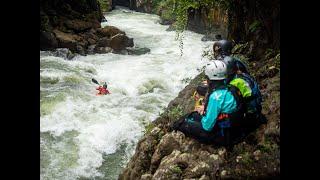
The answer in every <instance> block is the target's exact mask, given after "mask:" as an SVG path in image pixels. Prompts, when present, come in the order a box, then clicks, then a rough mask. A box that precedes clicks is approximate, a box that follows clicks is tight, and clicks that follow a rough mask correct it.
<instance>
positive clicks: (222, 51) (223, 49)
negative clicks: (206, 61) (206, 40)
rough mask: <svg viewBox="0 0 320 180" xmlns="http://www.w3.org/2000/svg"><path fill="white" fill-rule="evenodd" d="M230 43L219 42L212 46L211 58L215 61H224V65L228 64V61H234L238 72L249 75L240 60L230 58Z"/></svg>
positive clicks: (225, 41)
mask: <svg viewBox="0 0 320 180" xmlns="http://www.w3.org/2000/svg"><path fill="white" fill-rule="evenodd" d="M232 47H233V46H232V42H231V41H227V40H220V41H217V42H215V43H214V44H213V56H214V58H215V59H216V60H221V61H224V63H226V64H227V63H228V61H230V60H233V61H235V65H236V67H237V68H238V70H239V71H241V72H244V73H247V74H250V73H249V71H248V67H247V66H246V65H245V64H244V63H243V62H242V61H241V60H240V59H237V58H235V57H231V56H230V55H231V50H232Z"/></svg>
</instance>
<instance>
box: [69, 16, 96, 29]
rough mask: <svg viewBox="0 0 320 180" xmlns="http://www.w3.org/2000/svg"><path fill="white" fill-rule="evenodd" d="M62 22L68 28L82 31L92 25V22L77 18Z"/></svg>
mask: <svg viewBox="0 0 320 180" xmlns="http://www.w3.org/2000/svg"><path fill="white" fill-rule="evenodd" d="M64 24H65V26H66V27H67V28H68V29H71V30H73V31H75V32H83V31H86V30H89V29H91V28H92V27H94V23H92V22H88V21H82V20H79V19H74V20H67V21H66V22H64Z"/></svg>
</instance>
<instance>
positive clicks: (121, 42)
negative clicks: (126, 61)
mask: <svg viewBox="0 0 320 180" xmlns="http://www.w3.org/2000/svg"><path fill="white" fill-rule="evenodd" d="M133 45H134V44H133V38H128V37H127V36H126V35H123V34H117V35H115V36H113V37H111V39H110V47H111V48H112V49H113V50H115V51H121V50H123V49H125V48H126V47H133Z"/></svg>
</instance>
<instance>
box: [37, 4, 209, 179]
mask: <svg viewBox="0 0 320 180" xmlns="http://www.w3.org/2000/svg"><path fill="white" fill-rule="evenodd" d="M128 12H129V13H124V12H122V11H121V10H115V11H112V12H111V13H108V14H107V15H106V19H107V20H108V22H107V24H108V25H113V26H116V27H118V28H120V29H121V30H124V31H125V32H126V34H127V35H128V36H129V37H133V38H134V42H135V46H138V47H147V48H150V49H151V52H150V53H147V54H144V55H140V56H131V55H119V54H112V53H109V54H95V55H87V56H77V57H75V58H74V59H73V60H72V61H67V60H64V59H62V58H59V57H52V56H47V55H41V57H40V63H41V71H40V77H41V78H51V79H53V78H58V79H59V83H56V84H50V83H43V84H41V85H40V86H41V87H40V89H41V91H44V92H45V93H47V94H48V95H47V96H45V97H46V98H48V97H50V95H53V94H54V93H57V91H58V90H59V88H60V89H61V88H62V89H63V91H61V92H60V91H59V92H60V93H62V94H63V95H65V96H66V98H62V99H61V100H60V99H58V100H57V101H59V102H57V103H55V104H54V105H52V106H50V108H51V110H50V111H48V112H49V113H48V114H45V115H42V116H41V117H40V131H41V132H43V133H49V134H51V136H52V137H55V138H56V139H57V140H55V141H57V142H55V141H54V142H55V143H52V141H53V140H50V139H48V138H47V137H42V142H43V143H42V145H41V148H42V149H45V150H46V151H48V152H51V155H47V153H45V155H46V156H44V157H42V158H43V161H42V162H43V163H46V164H43V167H44V169H42V171H41V172H42V174H41V179H77V178H79V177H87V178H92V179H93V178H94V177H103V176H104V174H103V172H101V171H99V170H98V168H99V167H100V166H101V165H102V163H103V156H104V155H105V154H112V153H115V152H116V151H117V149H119V148H120V146H121V144H126V145H128V146H127V147H130V148H126V153H127V155H132V153H133V152H134V146H135V145H136V143H137V142H138V140H139V138H140V137H141V136H142V135H143V130H144V127H143V123H142V122H150V121H153V120H154V119H155V118H156V117H157V116H158V115H159V113H160V112H161V111H162V108H163V107H166V106H167V104H168V103H169V102H170V101H171V100H172V99H173V98H174V97H176V96H177V95H178V93H179V91H181V90H182V89H183V88H184V87H185V86H186V83H185V82H183V81H182V80H183V79H185V78H193V77H195V76H196V75H197V74H198V73H199V72H198V71H197V69H198V68H201V67H202V66H203V65H205V64H206V62H207V60H201V59H202V58H201V54H202V51H203V49H204V48H205V47H206V46H208V45H210V44H211V43H212V42H201V41H200V39H201V37H202V35H200V34H196V33H192V32H189V31H186V32H185V34H184V36H185V38H184V49H183V52H184V54H183V56H182V57H180V49H179V42H178V41H175V36H176V34H175V32H168V31H165V29H167V28H168V26H163V25H160V24H159V23H158V21H159V17H158V16H156V15H150V14H143V13H137V12H131V11H128ZM43 54H45V53H43ZM66 78H75V80H73V79H72V80H69V81H70V82H69V81H67V80H65V79H66ZM91 78H95V79H97V80H98V81H99V82H102V81H107V82H108V89H109V90H110V91H111V93H112V94H110V95H106V96H96V95H95V93H96V90H95V87H96V86H97V85H96V84H94V83H92V82H91ZM68 83H69V84H68ZM50 100H51V99H50V98H48V99H42V101H41V103H48V101H50ZM42 107H44V108H45V107H47V106H42ZM68 132H77V133H76V134H74V135H73V136H71V137H69V136H67V135H66V134H67V133H68ZM67 137H68V138H67ZM70 139H71V140H72V141H71V140H70ZM67 140H68V141H67ZM44 142H46V143H44ZM49 142H51V143H49ZM70 142H72V144H73V146H72V148H71V147H69V145H68V143H70ZM59 143H60V145H59ZM48 154H50V153H48ZM69 155H70V156H71V157H72V158H65V157H66V156H67V157H68V156H69ZM125 160H126V159H125ZM64 161H65V162H64ZM69 161H70V162H69ZM71 161H72V162H71ZM120 163H121V162H119V164H120Z"/></svg>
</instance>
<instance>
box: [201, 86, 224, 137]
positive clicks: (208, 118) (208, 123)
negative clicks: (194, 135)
mask: <svg viewBox="0 0 320 180" xmlns="http://www.w3.org/2000/svg"><path fill="white" fill-rule="evenodd" d="M222 99H223V94H222V92H221V91H215V92H213V93H212V94H211V95H210V97H209V103H208V106H207V109H206V114H205V116H203V117H202V119H201V123H202V127H203V129H204V130H206V131H211V130H212V128H213V126H214V125H215V123H216V121H217V117H218V115H219V113H220V110H221V101H222Z"/></svg>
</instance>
